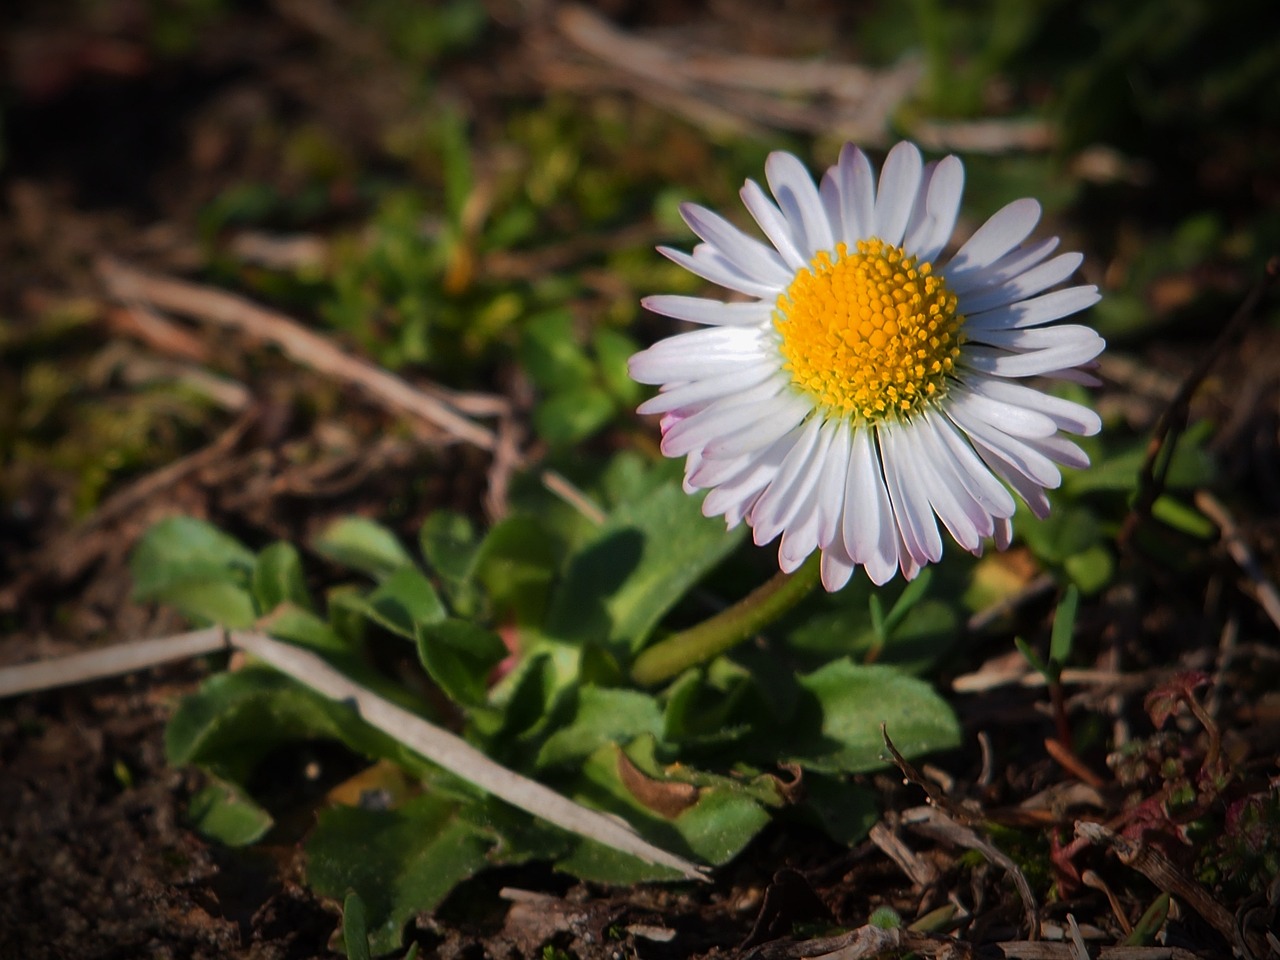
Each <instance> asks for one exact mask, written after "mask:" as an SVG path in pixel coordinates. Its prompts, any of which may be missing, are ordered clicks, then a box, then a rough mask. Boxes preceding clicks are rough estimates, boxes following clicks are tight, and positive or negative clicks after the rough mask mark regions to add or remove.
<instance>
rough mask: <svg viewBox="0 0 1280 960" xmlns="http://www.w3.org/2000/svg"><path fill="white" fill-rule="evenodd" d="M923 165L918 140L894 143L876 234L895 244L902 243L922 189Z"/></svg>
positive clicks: (887, 159) (879, 197)
mask: <svg viewBox="0 0 1280 960" xmlns="http://www.w3.org/2000/svg"><path fill="white" fill-rule="evenodd" d="M923 166H924V163H923V161H922V160H921V159H920V151H919V150H917V149H916V146H915V144H913V143H907V142H906V141H905V140H904V141H903V142H902V143H899V144H897V145H896V146H894V148H893V149H892V150H890V151H889V155H888V156H887V157H885V160H884V169H883V170H882V171H881V172H880V189H879V191H878V192H877V193H876V212H875V224H876V226H875V235H876V236H877V237H879V238H880V239H881V240H883V241H884V242H885V243H889V244H893V245H894V246H897V245H898V244H900V243H902V236H903V234H904V233H905V232H906V229H907V219H908V218H909V217H910V216H911V210H912V208H913V207H914V206H915V204H916V197H917V195H918V194H919V192H920V175H921V173H922V170H923Z"/></svg>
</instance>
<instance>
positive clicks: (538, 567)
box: [475, 514, 561, 625]
mask: <svg viewBox="0 0 1280 960" xmlns="http://www.w3.org/2000/svg"><path fill="white" fill-rule="evenodd" d="M560 552H561V551H560V546H559V544H558V542H557V540H556V538H555V537H553V536H552V535H551V534H550V533H549V532H548V531H547V529H546V527H544V526H543V524H542V523H540V522H539V521H538V519H537V518H536V517H532V516H527V515H523V514H516V515H514V516H510V517H507V518H506V519H505V520H503V521H501V522H500V523H498V524H497V525H495V526H494V527H493V528H492V529H491V530H490V531H489V533H488V535H487V536H485V538H484V542H483V543H482V544H481V545H480V549H479V550H478V551H477V557H476V562H475V575H476V579H477V580H479V581H480V582H481V583H483V584H484V588H485V591H486V592H487V593H488V594H489V601H490V603H491V604H492V609H493V612H494V614H495V616H497V617H501V618H504V619H505V618H506V617H508V616H510V617H513V618H514V620H515V622H516V623H518V624H528V625H535V624H536V625H541V624H542V623H543V622H544V621H545V619H546V611H547V605H548V603H549V602H550V593H551V584H552V582H553V581H554V579H555V575H556V571H557V569H559V566H560Z"/></svg>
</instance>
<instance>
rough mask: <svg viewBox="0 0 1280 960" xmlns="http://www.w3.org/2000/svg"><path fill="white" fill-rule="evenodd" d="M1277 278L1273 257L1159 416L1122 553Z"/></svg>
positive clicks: (1279, 268)
mask: <svg viewBox="0 0 1280 960" xmlns="http://www.w3.org/2000/svg"><path fill="white" fill-rule="evenodd" d="M1278 277H1280V257H1272V258H1271V259H1270V260H1268V261H1267V265H1266V267H1265V268H1264V269H1263V272H1262V276H1261V277H1259V278H1258V280H1257V282H1256V283H1254V285H1253V287H1252V288H1251V289H1250V290H1249V293H1248V294H1247V295H1246V296H1245V298H1244V300H1243V301H1242V302H1241V304H1240V306H1239V307H1238V308H1237V309H1236V312H1235V313H1234V314H1232V316H1231V319H1230V320H1229V321H1227V324H1226V325H1225V326H1224V327H1223V328H1222V330H1221V332H1219V334H1218V337H1217V339H1216V340H1214V341H1213V345H1212V346H1210V347H1209V349H1208V350H1206V351H1205V352H1204V353H1203V355H1201V357H1200V362H1199V363H1197V364H1196V365H1195V368H1194V369H1193V370H1192V371H1191V373H1190V374H1188V375H1187V377H1186V379H1185V380H1183V381H1182V385H1181V386H1180V387H1179V388H1178V392H1177V394H1176V395H1175V396H1174V398H1173V399H1172V400H1171V401H1170V402H1169V405H1168V406H1167V407H1166V408H1165V410H1164V413H1162V414H1161V415H1160V419H1159V420H1158V421H1157V422H1156V426H1155V430H1153V431H1152V434H1151V442H1150V443H1149V444H1148V446H1147V457H1146V460H1145V462H1144V463H1143V465H1142V473H1141V474H1140V477H1139V481H1138V495H1137V497H1135V498H1134V503H1133V508H1132V509H1131V510H1130V511H1129V515H1128V516H1127V517H1125V520H1124V525H1123V526H1122V527H1121V528H1120V533H1119V535H1118V536H1117V538H1116V540H1117V543H1119V545H1120V547H1121V549H1124V548H1126V547H1127V546H1128V544H1129V542H1130V540H1131V539H1132V538H1133V534H1134V531H1136V530H1137V528H1138V524H1140V523H1141V522H1142V521H1143V520H1145V519H1146V518H1147V517H1148V516H1150V514H1151V507H1152V505H1153V504H1154V503H1155V502H1156V500H1158V499H1159V498H1160V494H1161V493H1163V492H1164V488H1165V480H1166V478H1167V477H1168V474H1169V467H1170V465H1171V464H1172V463H1173V454H1174V452H1175V450H1176V449H1177V446H1178V439H1179V437H1180V436H1181V434H1182V431H1183V430H1185V429H1186V427H1187V419H1188V418H1189V417H1190V415H1191V399H1192V397H1193V396H1195V392H1196V390H1197V389H1198V388H1199V387H1200V384H1201V383H1202V382H1204V378H1205V377H1207V376H1208V375H1209V371H1210V370H1212V369H1213V365H1214V364H1215V363H1217V362H1218V358H1219V357H1221V356H1222V354H1223V352H1224V351H1225V350H1226V349H1227V347H1228V346H1229V345H1230V344H1231V343H1232V342H1233V341H1234V340H1235V339H1236V337H1238V336H1239V335H1240V333H1241V332H1242V331H1243V330H1244V328H1245V326H1247V325H1248V323H1249V322H1250V321H1251V320H1252V319H1253V317H1254V314H1255V313H1256V312H1257V309H1258V306H1259V304H1261V303H1262V298H1263V297H1264V296H1265V295H1266V293H1267V291H1268V290H1270V289H1271V286H1272V285H1273V284H1274V283H1275V282H1276V279H1277V278H1278Z"/></svg>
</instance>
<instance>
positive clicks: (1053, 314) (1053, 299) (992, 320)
mask: <svg viewBox="0 0 1280 960" xmlns="http://www.w3.org/2000/svg"><path fill="white" fill-rule="evenodd" d="M1101 299H1102V295H1101V294H1099V293H1098V288H1097V287H1095V286H1093V285H1092V284H1090V285H1087V286H1079V287H1067V288H1066V289H1065V290H1054V291H1053V292H1052V293H1045V294H1041V295H1040V296H1038V297H1032V298H1031V299H1030V300H1022V301H1019V302H1018V303H1011V304H1009V305H1008V306H1004V307H996V308H995V309H993V310H987V311H986V312H985V313H978V314H974V315H973V316H966V317H965V323H964V331H965V333H966V334H970V335H972V334H974V333H976V332H979V331H984V330H1016V329H1023V328H1025V327H1036V326H1039V325H1041V324H1044V323H1048V322H1049V321H1051V320H1059V319H1061V318H1062V317H1066V316H1070V315H1071V314H1073V313H1078V312H1079V311H1081V310H1087V309H1088V308H1089V307H1092V306H1093V305H1094V304H1095V303H1097V302H1098V301H1099V300H1101Z"/></svg>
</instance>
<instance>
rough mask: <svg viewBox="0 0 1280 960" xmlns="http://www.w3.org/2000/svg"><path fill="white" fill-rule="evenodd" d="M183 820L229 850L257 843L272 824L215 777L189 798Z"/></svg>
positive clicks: (243, 795) (263, 812)
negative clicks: (189, 820)
mask: <svg viewBox="0 0 1280 960" xmlns="http://www.w3.org/2000/svg"><path fill="white" fill-rule="evenodd" d="M187 816H188V817H189V818H190V819H191V822H192V824H194V826H195V828H196V829H197V830H199V831H200V833H202V834H203V835H204V836H206V837H211V838H213V839H214V840H217V841H219V842H220V843H225V844H226V845H227V846H229V847H244V846H248V845H249V844H251V843H257V842H258V841H259V840H261V839H262V837H263V836H264V835H265V834H266V832H267V831H268V830H270V829H271V826H272V824H273V823H274V822H275V821H273V820H272V819H271V814H269V813H267V811H266V810H264V809H262V807H260V806H258V805H257V804H256V803H254V802H253V800H251V799H250V798H249V795H248V794H246V793H245V792H244V791H243V790H241V789H240V787H238V786H237V785H236V784H234V783H230V782H228V781H226V780H222V779H220V778H218V777H210V778H209V783H208V784H207V785H206V786H204V787H203V788H201V789H200V791H199V792H198V793H197V794H196V795H195V796H194V797H192V798H191V802H190V804H189V805H188V806H187Z"/></svg>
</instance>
